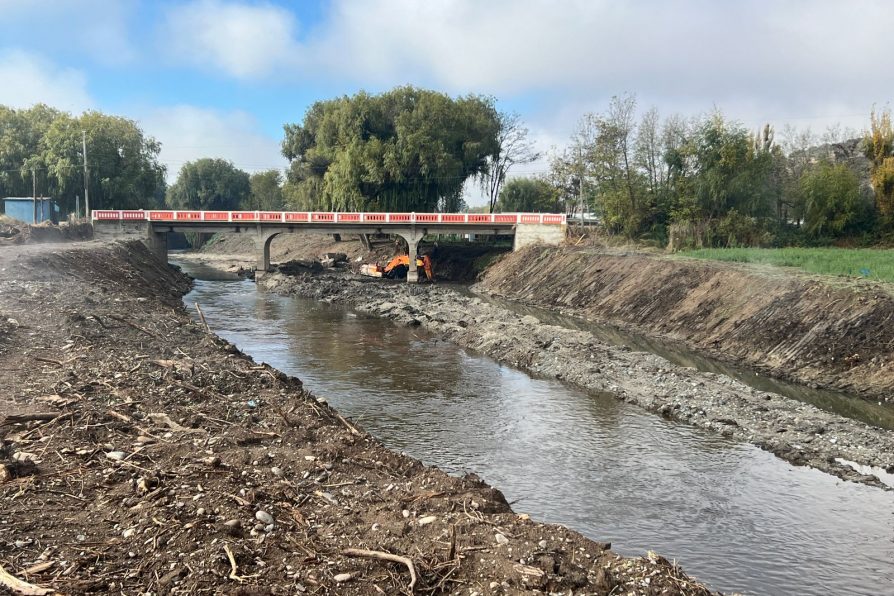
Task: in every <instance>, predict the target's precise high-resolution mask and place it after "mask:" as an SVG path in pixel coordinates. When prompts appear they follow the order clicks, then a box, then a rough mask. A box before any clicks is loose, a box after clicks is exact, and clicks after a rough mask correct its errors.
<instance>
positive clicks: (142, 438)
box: [0, 243, 709, 595]
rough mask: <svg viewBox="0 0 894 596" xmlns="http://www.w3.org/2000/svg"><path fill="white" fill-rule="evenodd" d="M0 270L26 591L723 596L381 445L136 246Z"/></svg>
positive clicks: (17, 527)
mask: <svg viewBox="0 0 894 596" xmlns="http://www.w3.org/2000/svg"><path fill="white" fill-rule="evenodd" d="M0 273H2V275H3V280H4V281H3V284H2V285H0V384H2V386H3V387H4V388H5V389H6V391H5V392H4V394H3V395H2V396H0V502H2V508H0V565H2V570H5V571H6V572H9V573H10V574H12V575H13V576H15V577H18V578H20V579H21V580H24V581H27V582H29V584H33V585H31V586H30V587H29V586H25V587H22V586H21V585H20V586H19V588H18V589H19V590H20V591H21V590H25V591H28V590H30V592H28V593H35V594H43V593H56V592H58V593H65V594H84V593H122V594H125V593H126V594H135V593H140V594H173V593H191V594H192V593H203V594H205V593H207V594H212V593H213V594H221V593H227V594H234V595H235V594H242V595H247V594H301V593H313V594H322V593H337V594H374V593H386V594H398V593H410V592H415V593H416V594H442V593H444V594H446V593H460V592H461V593H464V594H471V593H477V594H501V593H506V594H516V593H531V592H535V593H537V592H540V593H546V592H552V593H557V592H561V593H570V592H572V591H573V592H574V593H576V594H577V593H587V594H591V593H592V594H609V593H612V594H617V593H623V594H649V595H652V594H654V595H659V594H708V593H709V591H708V590H707V589H705V588H704V587H702V586H700V585H699V584H697V583H695V582H693V581H691V580H689V579H688V578H687V577H686V576H685V575H684V574H683V573H682V572H681V571H680V570H679V569H678V568H677V567H675V566H674V565H671V564H670V563H668V562H667V561H666V560H664V559H662V558H661V557H659V556H657V555H654V554H651V553H650V554H648V555H647V556H645V557H643V558H621V557H618V556H617V555H615V554H613V553H612V552H611V551H610V550H608V547H607V545H604V544H600V543H597V542H593V541H590V540H587V539H585V538H583V537H582V536H580V535H579V534H577V533H575V532H572V531H569V530H567V529H564V528H561V527H557V526H548V525H543V524H538V523H535V522H533V521H531V520H529V519H527V518H526V517H525V516H519V515H516V514H514V513H513V512H512V511H511V509H510V508H509V506H508V504H507V503H506V501H505V499H504V498H503V496H502V495H501V494H500V492H499V491H497V490H495V489H493V488H491V487H489V486H487V485H485V484H484V483H483V482H481V481H480V480H478V479H477V478H475V477H472V476H470V477H466V478H455V477H451V476H448V475H446V474H444V473H443V472H441V471H439V470H437V469H433V468H427V467H425V466H423V465H422V464H420V463H419V462H418V461H416V460H413V459H411V458H409V457H406V456H403V455H399V454H397V453H394V452H392V451H389V450H388V449H386V448H384V447H383V446H382V445H381V444H380V443H379V442H378V441H377V440H375V439H374V438H373V437H371V436H370V435H368V434H366V433H365V432H363V431H362V429H358V428H356V426H354V425H353V424H352V423H351V422H349V421H347V420H345V419H343V418H342V417H340V416H339V415H338V413H337V412H335V411H334V410H332V409H331V408H329V407H328V406H327V405H326V404H325V403H324V402H322V401H321V400H318V399H315V398H314V397H313V396H312V395H310V394H308V393H307V392H305V391H304V390H303V389H302V386H301V381H299V380H298V379H295V378H292V377H288V376H286V375H284V374H282V373H280V372H279V371H276V370H274V369H271V368H269V367H267V366H259V365H256V363H255V362H253V361H252V360H251V359H249V358H247V357H245V356H244V355H242V354H240V353H239V351H238V350H237V349H236V347H235V346H232V345H229V344H226V343H224V342H222V341H221V340H220V339H218V338H217V337H216V336H214V335H213V334H210V333H208V332H206V330H204V329H203V328H202V326H201V325H199V324H196V323H194V322H193V321H192V320H191V319H190V317H189V316H188V314H187V312H186V311H185V310H184V308H183V306H182V303H181V296H182V293H183V292H184V291H186V289H187V288H188V286H189V282H188V280H187V279H186V278H185V277H183V276H182V275H180V274H178V273H177V272H176V271H175V270H174V269H172V268H169V267H166V266H164V265H163V264H161V263H160V262H158V261H157V260H155V259H154V258H153V257H152V256H151V255H150V254H149V253H148V252H146V251H145V250H144V249H143V248H142V246H141V245H134V246H131V247H129V248H124V247H120V246H112V247H109V246H104V245H99V244H97V243H89V244H82V245H66V246H61V245H58V246H48V245H43V246H37V245H26V246H18V247H9V248H6V249H3V250H0ZM286 281H288V280H286V279H283V282H282V283H286ZM338 283H342V282H340V281H339V282H338ZM445 306H446V305H445ZM380 309H381V310H384V307H381V308H380ZM391 309H392V310H395V311H396V312H407V311H404V310H402V309H401V307H397V306H392V307H391ZM457 326H459V323H457ZM460 328H461V327H460ZM493 341H494V342H496V340H493ZM495 345H496V343H495ZM348 549H366V550H368V551H377V552H378V553H379V555H377V556H380V557H381V556H385V557H389V556H392V559H393V555H400V556H405V557H407V559H406V560H403V561H400V560H398V561H396V562H395V561H394V560H392V561H387V560H380V559H371V558H367V557H368V556H370V555H369V553H362V552H360V553H358V552H357V551H350V550H348ZM382 553H385V554H384V555H383V554H382ZM408 564H410V565H412V568H413V571H414V572H415V574H416V575H417V579H416V581H415V585H414V584H413V583H412V581H411V573H410V571H409V567H408ZM2 570H0V585H2V584H3V583H6V584H7V585H9V584H11V583H12V580H10V578H9V576H6V575H4V574H3V572H2ZM34 585H37V586H40V587H39V588H38V587H35V586H34ZM2 591H3V588H2V587H0V593H2Z"/></svg>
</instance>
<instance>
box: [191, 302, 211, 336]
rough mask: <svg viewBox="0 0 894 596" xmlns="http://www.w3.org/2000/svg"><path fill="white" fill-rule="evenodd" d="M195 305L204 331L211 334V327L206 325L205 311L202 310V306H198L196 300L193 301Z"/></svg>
mask: <svg viewBox="0 0 894 596" xmlns="http://www.w3.org/2000/svg"><path fill="white" fill-rule="evenodd" d="M193 304H195V305H196V312H198V313H199V318H200V319H201V320H202V325H204V326H205V332H206V333H208V335H211V327H209V326H208V321H206V320H205V313H203V312H202V307H201V306H199V303H198V302H193Z"/></svg>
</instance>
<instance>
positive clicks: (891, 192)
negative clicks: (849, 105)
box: [864, 110, 894, 222]
mask: <svg viewBox="0 0 894 596" xmlns="http://www.w3.org/2000/svg"><path fill="white" fill-rule="evenodd" d="M870 124H871V127H870V130H869V132H868V133H866V138H865V139H864V147H865V150H866V157H868V158H869V160H870V161H871V162H872V174H871V181H872V188H873V190H875V202H876V207H877V208H878V210H879V212H881V214H882V215H883V216H884V217H885V218H886V220H888V222H890V221H891V220H892V219H894V127H892V126H891V111H890V110H883V111H882V112H881V113H876V111H875V110H873V111H872V119H871V122H870Z"/></svg>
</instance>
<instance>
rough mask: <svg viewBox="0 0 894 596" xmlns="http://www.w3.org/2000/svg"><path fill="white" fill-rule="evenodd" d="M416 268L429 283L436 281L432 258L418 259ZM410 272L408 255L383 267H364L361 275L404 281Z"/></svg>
mask: <svg viewBox="0 0 894 596" xmlns="http://www.w3.org/2000/svg"><path fill="white" fill-rule="evenodd" d="M416 268H417V270H418V271H420V273H421V274H424V275H425V277H426V279H428V281H434V279H435V274H434V270H433V269H432V265H431V257H429V256H428V255H422V256H419V257H416ZM409 270H410V257H409V256H408V255H398V256H396V257H394V258H393V259H391V260H390V261H388V263H387V264H386V265H385V266H384V267H382V266H381V265H378V264H372V265H362V266H361V267H360V273H361V274H362V275H368V276H370V277H387V278H389V279H403V278H405V277H406V276H407V272H408V271H409Z"/></svg>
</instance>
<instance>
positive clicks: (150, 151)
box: [0, 105, 165, 211]
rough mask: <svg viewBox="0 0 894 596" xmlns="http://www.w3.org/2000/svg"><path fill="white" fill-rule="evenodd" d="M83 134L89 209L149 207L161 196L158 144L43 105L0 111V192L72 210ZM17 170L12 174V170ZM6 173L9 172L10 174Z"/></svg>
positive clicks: (115, 121)
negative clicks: (43, 198) (49, 200)
mask: <svg viewBox="0 0 894 596" xmlns="http://www.w3.org/2000/svg"><path fill="white" fill-rule="evenodd" d="M84 132H86V135H87V153H88V165H89V184H90V186H89V189H90V199H91V200H90V206H91V208H106V209H110V208H118V209H134V208H141V207H145V208H152V207H154V206H157V205H160V204H161V202H162V199H163V197H164V190H165V181H164V174H165V169H164V166H162V165H161V164H160V163H159V162H158V153H159V151H160V150H161V145H160V144H159V143H158V142H157V141H155V139H153V138H152V137H147V136H146V135H144V134H143V131H142V130H141V129H140V128H139V126H137V124H136V123H135V122H134V121H132V120H128V119H126V118H120V117H117V116H109V115H107V114H103V113H101V112H86V113H84V114H82V115H81V116H80V117H78V118H73V117H72V116H71V115H70V114H67V113H65V112H60V111H58V110H54V109H52V108H48V107H46V106H43V105H37V106H34V107H33V108H30V109H28V110H11V109H9V108H4V107H0V169H2V170H5V171H4V172H2V173H0V191H2V192H3V193H4V194H27V195H30V194H31V189H32V181H31V175H32V172H33V173H34V175H35V178H36V180H35V181H36V186H37V190H38V193H39V194H44V195H49V196H51V197H53V198H54V199H56V201H57V203H59V204H60V206H61V207H62V209H63V211H73V210H74V206H75V197H76V196H80V197H83V195H84V169H83V159H84V156H83V152H82V146H83V142H82V135H83V133H84ZM16 169H18V171H15V170H16ZM10 170H11V171H10Z"/></svg>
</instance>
